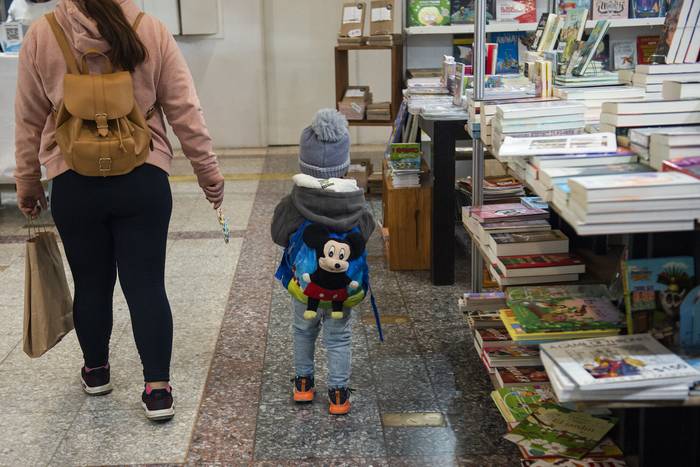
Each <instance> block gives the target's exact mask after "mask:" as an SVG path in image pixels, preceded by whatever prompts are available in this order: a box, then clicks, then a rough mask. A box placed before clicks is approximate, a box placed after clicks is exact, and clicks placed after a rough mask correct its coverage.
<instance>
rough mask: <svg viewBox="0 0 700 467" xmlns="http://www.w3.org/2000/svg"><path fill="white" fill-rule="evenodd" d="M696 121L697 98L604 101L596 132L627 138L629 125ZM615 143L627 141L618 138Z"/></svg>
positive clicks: (698, 117) (699, 106)
mask: <svg viewBox="0 0 700 467" xmlns="http://www.w3.org/2000/svg"><path fill="white" fill-rule="evenodd" d="M699 123H700V99H686V100H675V101H670V100H662V99H661V100H644V101H637V102H605V103H604V104H603V106H602V113H601V115H600V131H605V132H612V133H615V134H617V135H618V136H623V137H624V136H627V137H629V132H630V130H631V129H632V128H643V127H649V126H652V125H656V126H674V125H691V124H696V125H697V124H699ZM619 142H620V145H624V143H628V141H625V140H621V139H620V140H619Z"/></svg>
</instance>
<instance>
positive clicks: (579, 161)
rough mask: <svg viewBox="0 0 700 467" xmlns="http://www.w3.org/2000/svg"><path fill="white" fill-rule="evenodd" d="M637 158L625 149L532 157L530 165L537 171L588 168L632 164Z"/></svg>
mask: <svg viewBox="0 0 700 467" xmlns="http://www.w3.org/2000/svg"><path fill="white" fill-rule="evenodd" d="M638 159H639V158H638V156H637V155H636V154H634V153H632V152H631V151H630V150H627V149H620V150H617V151H611V152H600V153H591V154H586V153H583V154H575V153H574V154H561V155H550V156H533V157H532V158H531V159H530V163H531V164H532V165H534V166H535V167H537V168H538V169H539V170H542V169H548V168H555V167H590V166H596V165H612V164H633V163H636V162H637V161H638Z"/></svg>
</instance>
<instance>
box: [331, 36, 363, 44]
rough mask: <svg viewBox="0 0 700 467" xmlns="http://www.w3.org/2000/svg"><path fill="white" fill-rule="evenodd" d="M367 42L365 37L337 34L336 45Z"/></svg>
mask: <svg viewBox="0 0 700 467" xmlns="http://www.w3.org/2000/svg"><path fill="white" fill-rule="evenodd" d="M366 42H367V37H365V36H357V37H348V36H338V45H364V44H365V43H366Z"/></svg>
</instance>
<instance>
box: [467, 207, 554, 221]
mask: <svg viewBox="0 0 700 467" xmlns="http://www.w3.org/2000/svg"><path fill="white" fill-rule="evenodd" d="M470 213H471V216H472V217H473V218H475V219H476V220H477V221H478V222H479V223H481V224H489V223H494V222H507V221H517V220H537V219H547V218H548V217H549V213H548V212H547V211H544V210H542V209H532V208H528V207H525V206H523V205H522V204H515V203H513V204H490V205H485V206H479V207H473V208H471V210H470Z"/></svg>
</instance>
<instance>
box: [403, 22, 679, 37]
mask: <svg viewBox="0 0 700 467" xmlns="http://www.w3.org/2000/svg"><path fill="white" fill-rule="evenodd" d="M664 20H665V18H625V19H612V20H610V27H611V28H633V27H642V26H662V25H663V24H664ZM595 23H596V21H593V20H590V21H587V22H586V29H593V28H594V27H595ZM535 29H537V23H512V22H504V21H502V22H497V21H493V22H491V23H489V24H487V25H486V32H520V31H534V30H535ZM406 34H407V35H409V36H423V35H449V34H474V25H473V24H456V25H454V26H412V27H408V28H406Z"/></svg>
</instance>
